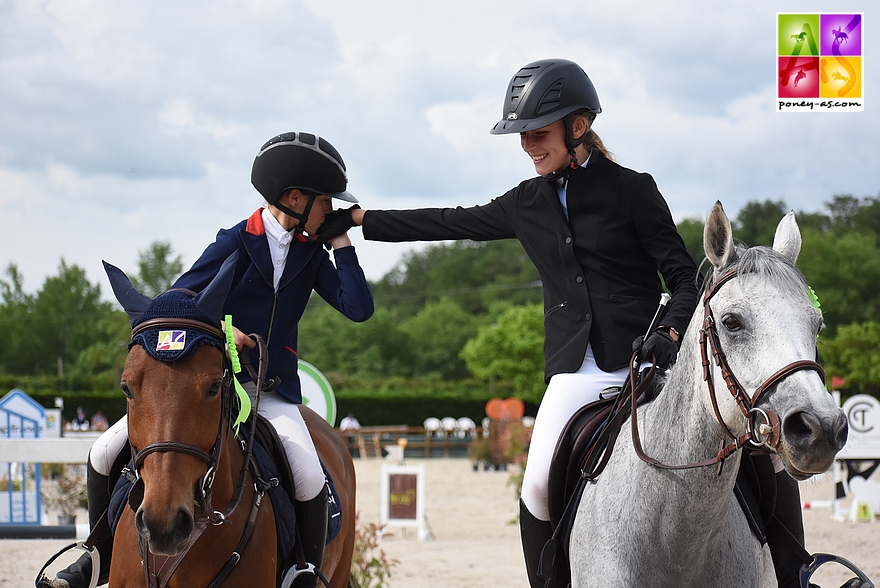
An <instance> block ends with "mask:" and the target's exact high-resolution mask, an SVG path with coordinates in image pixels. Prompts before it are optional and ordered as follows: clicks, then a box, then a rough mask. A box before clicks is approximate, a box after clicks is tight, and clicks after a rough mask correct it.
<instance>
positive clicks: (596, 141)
mask: <svg viewBox="0 0 880 588" xmlns="http://www.w3.org/2000/svg"><path fill="white" fill-rule="evenodd" d="M574 115H575V116H583V117H584V118H586V119H587V131H586V137H584V147H586V148H587V149H589V150H590V151H592V150H593V149H595V150H596V151H598V152H600V153H601V154H602V155H604V156H605V157H606V158H608V159H609V160H611V161H614V155H613V154H612V153H611V151H609V150H608V148H607V147H605V143H603V142H602V139H601V138H600V137H599V135H598V134H597V133H596V131H594V130H593V121H594V120H595V119H596V114H595V113H594V112H587V111H585V110H579V111H577V112H575V113H574Z"/></svg>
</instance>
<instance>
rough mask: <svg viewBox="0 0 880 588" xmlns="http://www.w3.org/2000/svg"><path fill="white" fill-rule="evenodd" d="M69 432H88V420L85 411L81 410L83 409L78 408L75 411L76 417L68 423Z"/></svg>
mask: <svg viewBox="0 0 880 588" xmlns="http://www.w3.org/2000/svg"><path fill="white" fill-rule="evenodd" d="M70 430H71V431H88V430H89V419H88V417H86V411H85V410H83V407H81V406H78V407H77V409H76V416H75V417H73V420H72V421H71V422H70Z"/></svg>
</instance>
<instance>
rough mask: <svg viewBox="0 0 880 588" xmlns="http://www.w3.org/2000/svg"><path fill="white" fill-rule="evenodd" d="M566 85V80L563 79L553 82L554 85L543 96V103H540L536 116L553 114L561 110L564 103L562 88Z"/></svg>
mask: <svg viewBox="0 0 880 588" xmlns="http://www.w3.org/2000/svg"><path fill="white" fill-rule="evenodd" d="M564 85H565V78H561V79H558V80H556V81H555V82H553V84H552V85H551V86H550V87H549V88H547V91H546V92H544V95H543V96H541V102H540V103H538V109H537V112H535V116H541V115H542V114H546V113H548V112H552V111H554V110H556V109H557V108H559V105H560V104H561V102H562V87H563V86H564Z"/></svg>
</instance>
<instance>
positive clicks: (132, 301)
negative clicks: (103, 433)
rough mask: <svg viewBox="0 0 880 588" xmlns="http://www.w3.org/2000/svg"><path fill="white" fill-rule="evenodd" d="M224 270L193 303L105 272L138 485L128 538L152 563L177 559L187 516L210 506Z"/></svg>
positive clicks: (188, 525)
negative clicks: (117, 318) (118, 320)
mask: <svg viewBox="0 0 880 588" xmlns="http://www.w3.org/2000/svg"><path fill="white" fill-rule="evenodd" d="M234 264H235V259H234V258H230V259H229V260H227V263H226V264H224V269H222V270H221V271H220V273H218V275H217V277H216V278H215V279H214V281H213V282H212V283H211V284H210V285H209V286H208V287H206V288H205V290H203V291H202V292H201V293H200V294H198V295H196V294H194V293H193V292H189V291H184V290H171V291H169V292H166V293H164V294H162V295H160V296H158V297H156V298H155V299H150V298H149V297H146V296H143V295H142V294H140V293H138V292H137V290H136V289H135V288H134V287H133V286H132V284H131V282H130V281H129V280H128V278H127V277H126V276H125V274H123V273H122V272H121V271H120V270H118V269H117V268H115V267H113V266H110V265H108V264H105V267H106V269H107V274H108V276H109V277H110V281H111V285H112V286H113V290H114V293H115V294H116V297H117V299H118V300H119V302H120V303H121V304H122V305H123V307H124V308H125V310H126V312H127V313H128V315H129V317H130V319H131V323H132V329H133V330H132V340H131V343H130V344H129V354H128V357H127V358H126V362H125V369H124V371H123V373H122V378H121V387H122V390H123V392H124V393H125V396H126V398H127V402H128V411H127V412H128V436H129V441H130V442H131V445H132V449H133V453H134V461H135V464H134V465H135V470H136V471H137V472H138V474H139V476H140V479H139V481H138V482H137V484H136V485H135V487H134V488H133V489H132V492H131V498H130V500H129V503H130V504H131V506H132V508H133V509H135V511H136V514H135V521H136V527H137V531H138V534H139V535H140V536H141V537H142V539H143V540H144V541H145V542H146V544H147V545H148V547H149V549H150V551H151V552H152V553H154V554H157V555H177V554H179V553H181V552H183V551H184V550H185V548H186V545H187V542H188V540H189V537H190V534H191V532H192V530H193V528H194V523H195V516H194V515H195V514H198V512H197V511H198V509H199V508H202V509H204V508H205V507H206V505H210V499H209V497H210V493H211V483H212V482H213V474H214V473H215V472H216V468H217V466H218V461H219V459H220V451H221V437H222V433H223V429H222V420H223V408H224V400H223V396H224V394H223V390H224V356H223V349H224V337H223V335H222V332H221V330H220V317H221V314H222V306H223V301H224V300H225V297H226V293H227V292H228V290H229V284H230V281H231V274H232V269H233V267H234ZM141 485H142V486H141ZM194 511H195V512H194ZM201 514H202V515H203V516H204V514H205V513H201Z"/></svg>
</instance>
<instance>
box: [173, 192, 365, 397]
mask: <svg viewBox="0 0 880 588" xmlns="http://www.w3.org/2000/svg"><path fill="white" fill-rule="evenodd" d="M298 236H299V238H298V239H296V238H295V239H293V240H292V241H291V242H290V249H289V251H288V255H287V264H286V265H285V267H284V273H283V274H282V275H281V280H280V282H279V284H278V291H277V292H276V291H275V288H274V286H273V276H274V269H273V266H272V258H271V255H270V254H269V244H268V241H267V237H266V231H265V227H264V226H263V219H262V208H261V209H258V210H257V211H256V212H255V213H254V214H252V215H251V216H250V218H248V219H246V220H244V221H242V222H240V223H239V224H237V225H236V226H234V227H232V228H231V229H222V230H221V231H220V232H219V233H217V237H216V240H215V241H214V242H213V243H212V244H210V245H209V246H208V248H207V249H205V251H204V253H202V256H201V257H200V258H199V259H198V260H197V261H196V262H195V264H193V266H192V268H190V269H189V270H188V271H187V272H186V273H185V274H183V275H182V276H181V277H180V278H178V280H177V281H176V282H175V283H174V287H175V288H188V289H190V290H193V291H195V292H201V291H202V289H204V288H205V286H207V285H208V284H209V283H210V282H211V280H212V279H213V278H214V276H216V275H217V272H218V271H219V269H220V266H221V264H222V263H223V261H224V260H226V258H228V257H229V256H230V255H231V254H232V252H233V251H236V250H238V252H239V258H238V264H237V265H236V267H235V277H234V278H233V282H232V287H231V289H230V292H229V295H228V296H227V298H226V303H225V305H224V307H223V310H224V312H225V313H226V314H231V315H232V322H233V324H234V325H235V326H236V327H237V328H238V329H240V330H241V331H242V332H244V333H245V334H251V333H257V334H259V335H261V336H262V337H263V339H265V340H266V342H267V343H268V349H269V365H268V377H270V378H272V377H278V378H279V379H280V380H281V384H280V385H279V387H278V392H279V393H280V394H281V395H282V396H283V397H284V398H285V399H286V400H288V401H290V402H294V403H297V404H301V403H302V392H301V388H300V381H299V375H298V374H297V361H298V360H297V325H298V324H299V319H300V318H301V317H302V314H303V311H304V310H305V308H306V304H307V303H308V301H309V296H310V295H311V293H312V290H314V291H315V292H317V293H318V294H319V295H320V296H321V297H322V298H323V299H324V300H326V301H327V302H328V303H330V305H332V306H333V307H334V308H336V309H337V310H338V311H339V312H341V313H342V314H344V315H345V316H347V317H348V318H350V319H351V320H353V321H357V322H361V321H365V320H367V319H368V318H370V317H371V316H372V315H373V294H372V292H371V291H370V286H369V284H368V283H367V279H366V277H364V272H363V270H362V269H361V267H360V265H359V264H358V259H357V254H356V253H355V250H354V247H343V248H341V249H337V250H335V251H334V257H335V259H336V265H335V266H334V265H333V262H332V261H330V256H329V254H328V253H327V252H326V251H325V250H324V249H323V248H322V247H321V246H320V245H318V244H317V243H314V242H312V241H308V240H306V239H305V238H304V237H302V235H298ZM250 353H251V365H253V366H257V365H259V364H258V352H257V350H256V348H254V349H251V350H250ZM242 379H247V374H246V373H243V374H242Z"/></svg>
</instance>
